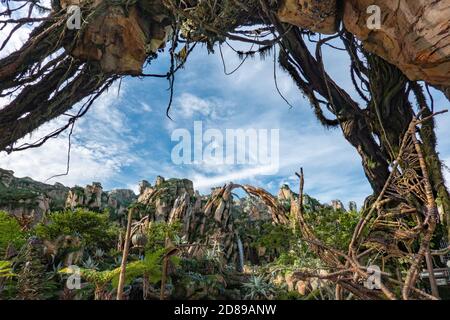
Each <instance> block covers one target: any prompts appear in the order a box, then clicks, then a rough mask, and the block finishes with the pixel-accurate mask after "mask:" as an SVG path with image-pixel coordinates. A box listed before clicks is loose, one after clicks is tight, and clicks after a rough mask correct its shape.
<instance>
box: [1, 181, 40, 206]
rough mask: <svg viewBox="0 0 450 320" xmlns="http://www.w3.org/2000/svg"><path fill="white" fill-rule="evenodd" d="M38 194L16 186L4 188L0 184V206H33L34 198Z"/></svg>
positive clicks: (34, 204) (34, 203)
mask: <svg viewBox="0 0 450 320" xmlns="http://www.w3.org/2000/svg"><path fill="white" fill-rule="evenodd" d="M37 197H38V194H37V193H35V192H33V191H30V190H26V189H16V188H6V187H4V186H3V185H0V207H4V208H11V209H15V208H19V207H20V208H34V207H35V206H36V198H37Z"/></svg>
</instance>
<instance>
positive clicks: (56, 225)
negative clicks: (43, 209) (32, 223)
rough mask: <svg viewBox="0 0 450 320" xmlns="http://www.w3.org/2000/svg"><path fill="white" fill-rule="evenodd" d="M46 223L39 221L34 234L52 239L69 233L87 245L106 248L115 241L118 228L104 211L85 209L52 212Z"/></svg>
mask: <svg viewBox="0 0 450 320" xmlns="http://www.w3.org/2000/svg"><path fill="white" fill-rule="evenodd" d="M48 220H49V222H48V223H39V224H38V225H37V226H36V228H35V232H36V234H37V235H38V236H39V237H40V238H42V239H48V240H54V239H57V238H58V237H59V236H61V235H71V236H77V237H80V238H81V241H82V242H83V244H84V245H85V246H87V247H93V248H103V249H107V248H109V247H112V246H113V244H114V243H115V240H116V238H117V234H118V228H117V226H115V225H114V224H112V223H111V222H110V221H109V217H108V215H107V214H104V213H97V212H92V211H88V210H85V209H81V208H79V209H76V210H74V211H71V210H68V211H64V212H53V213H51V214H50V215H49V217H48Z"/></svg>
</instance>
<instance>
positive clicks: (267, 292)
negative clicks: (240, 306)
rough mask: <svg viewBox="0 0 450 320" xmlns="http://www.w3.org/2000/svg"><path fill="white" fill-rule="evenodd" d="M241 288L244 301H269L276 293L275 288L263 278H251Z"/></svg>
mask: <svg viewBox="0 0 450 320" xmlns="http://www.w3.org/2000/svg"><path fill="white" fill-rule="evenodd" d="M242 287H243V289H244V292H245V296H244V299H246V300H260V299H271V298H272V297H273V296H274V295H275V293H276V290H275V286H274V285H273V284H271V283H269V282H267V281H266V280H265V279H264V277H263V276H252V277H251V278H250V280H249V282H247V283H244V284H243V285H242Z"/></svg>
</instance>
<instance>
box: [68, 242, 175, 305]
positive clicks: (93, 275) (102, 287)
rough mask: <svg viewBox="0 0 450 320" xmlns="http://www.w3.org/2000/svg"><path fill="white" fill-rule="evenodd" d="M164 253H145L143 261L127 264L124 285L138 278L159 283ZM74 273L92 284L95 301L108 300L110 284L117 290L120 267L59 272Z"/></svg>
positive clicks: (160, 251) (162, 250)
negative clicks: (77, 273)
mask: <svg viewBox="0 0 450 320" xmlns="http://www.w3.org/2000/svg"><path fill="white" fill-rule="evenodd" d="M165 252H166V250H165V249H161V250H158V251H155V252H147V253H146V254H145V256H144V259H142V260H137V261H132V262H129V263H127V267H126V270H127V271H126V277H125V284H130V283H131V282H132V281H133V280H134V279H136V278H139V277H144V278H145V279H146V280H147V281H148V282H149V283H151V284H156V283H158V282H159V281H161V277H162V258H163V256H164V254H165ZM173 262H175V260H173ZM75 272H79V275H80V277H81V278H83V279H85V280H86V281H88V282H90V283H92V284H94V286H95V299H96V300H103V299H108V298H109V293H108V292H107V288H108V286H109V285H110V284H111V285H112V287H113V288H114V289H117V286H118V283H119V274H120V267H118V268H115V269H112V270H104V271H97V270H95V269H88V268H80V269H78V270H74V269H73V268H64V269H62V270H61V271H60V273H65V274H73V273H75Z"/></svg>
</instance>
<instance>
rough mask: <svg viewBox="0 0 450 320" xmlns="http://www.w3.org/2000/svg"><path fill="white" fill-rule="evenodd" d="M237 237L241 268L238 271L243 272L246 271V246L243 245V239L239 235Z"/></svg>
mask: <svg viewBox="0 0 450 320" xmlns="http://www.w3.org/2000/svg"><path fill="white" fill-rule="evenodd" d="M236 236H237V240H236V241H237V246H238V253H239V266H238V271H239V272H242V271H243V270H244V246H243V245H242V241H241V238H240V237H239V235H236Z"/></svg>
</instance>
